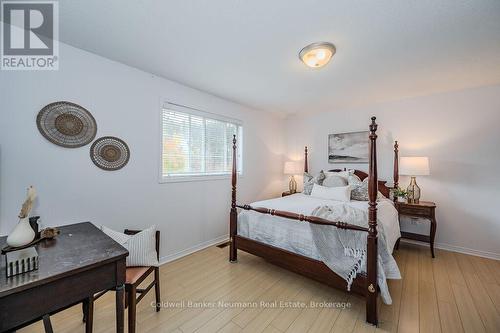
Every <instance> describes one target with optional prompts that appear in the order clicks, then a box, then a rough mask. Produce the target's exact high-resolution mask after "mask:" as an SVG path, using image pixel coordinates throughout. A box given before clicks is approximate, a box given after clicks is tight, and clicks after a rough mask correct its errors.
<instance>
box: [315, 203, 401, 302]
mask: <svg viewBox="0 0 500 333" xmlns="http://www.w3.org/2000/svg"><path fill="white" fill-rule="evenodd" d="M312 215H313V216H317V217H321V218H324V219H327V220H331V221H342V222H346V223H349V224H354V225H358V226H362V227H368V212H367V211H366V210H361V209H357V208H353V207H350V206H348V205H332V206H321V207H318V208H316V209H315V210H314V211H313V212H312ZM309 226H310V228H311V232H312V236H313V241H314V245H315V246H316V249H317V251H318V253H319V255H320V256H321V258H322V260H323V262H324V263H325V265H327V266H328V267H329V268H330V269H331V270H332V271H334V272H335V273H336V274H337V275H339V276H340V277H342V278H343V279H344V280H346V281H347V290H350V288H351V284H352V281H353V280H354V278H355V277H356V275H357V274H358V273H359V272H366V243H367V240H366V236H367V235H368V234H367V233H366V232H363V231H354V230H344V229H339V228H336V227H333V226H327V225H318V224H313V223H309ZM377 231H378V260H377V263H378V266H377V274H378V276H377V280H378V286H379V287H380V295H381V296H382V300H383V301H384V303H385V304H392V299H391V295H390V294H389V288H388V286H387V281H386V279H388V278H389V279H401V273H400V272H399V268H398V266H397V264H396V260H394V258H393V257H392V254H391V253H390V252H389V251H388V250H387V246H386V240H385V234H384V230H383V225H382V224H381V223H380V222H378V224H377Z"/></svg>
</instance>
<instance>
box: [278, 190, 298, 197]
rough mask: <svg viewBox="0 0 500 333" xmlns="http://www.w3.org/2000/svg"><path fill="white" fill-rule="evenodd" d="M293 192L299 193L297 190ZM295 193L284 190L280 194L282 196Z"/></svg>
mask: <svg viewBox="0 0 500 333" xmlns="http://www.w3.org/2000/svg"><path fill="white" fill-rule="evenodd" d="M295 193H299V192H295ZM295 193H291V192H290V191H285V192H283V193H281V196H282V197H286V196H287V195H292V194H295Z"/></svg>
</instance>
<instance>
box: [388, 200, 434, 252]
mask: <svg viewBox="0 0 500 333" xmlns="http://www.w3.org/2000/svg"><path fill="white" fill-rule="evenodd" d="M396 209H397V210H398V213H399V219H400V221H401V216H402V215H404V216H409V217H420V218H425V219H428V220H429V222H430V232H429V236H427V235H421V234H415V233H412V232H403V231H401V238H406V239H413V240H417V241H421V242H426V243H429V244H430V246H431V254H432V257H433V258H434V238H435V237H436V227H437V221H436V204H435V203H434V202H430V201H420V202H419V203H418V204H413V203H406V202H396ZM398 247H399V239H398V241H397V243H396V249H397V248H398Z"/></svg>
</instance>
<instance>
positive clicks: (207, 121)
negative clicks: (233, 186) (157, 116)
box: [161, 105, 243, 180]
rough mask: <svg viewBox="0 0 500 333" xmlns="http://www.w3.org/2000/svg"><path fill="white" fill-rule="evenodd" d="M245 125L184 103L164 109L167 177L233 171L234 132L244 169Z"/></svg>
mask: <svg viewBox="0 0 500 333" xmlns="http://www.w3.org/2000/svg"><path fill="white" fill-rule="evenodd" d="M242 132H243V131H242V126H241V124H240V123H239V122H238V121H236V120H232V119H229V118H224V117H220V116H217V115H214V114H210V113H206V112H202V111H198V110H194V109H190V108H187V107H186V108H183V107H172V105H166V106H164V107H163V109H162V156H161V162H162V163H161V177H162V178H163V180H169V179H172V180H175V179H182V178H185V179H193V178H201V177H210V178H211V177H212V176H223V175H230V174H231V171H232V163H233V135H236V139H237V147H238V149H237V162H238V163H237V169H238V172H239V173H241V170H242V167H241V166H242V157H241V146H242Z"/></svg>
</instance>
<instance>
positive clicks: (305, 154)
mask: <svg viewBox="0 0 500 333" xmlns="http://www.w3.org/2000/svg"><path fill="white" fill-rule="evenodd" d="M304 172H309V166H308V165H307V146H306V147H305V149H304Z"/></svg>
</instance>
